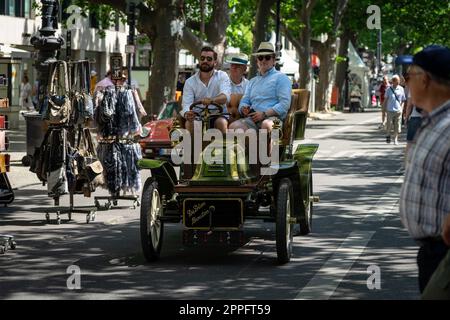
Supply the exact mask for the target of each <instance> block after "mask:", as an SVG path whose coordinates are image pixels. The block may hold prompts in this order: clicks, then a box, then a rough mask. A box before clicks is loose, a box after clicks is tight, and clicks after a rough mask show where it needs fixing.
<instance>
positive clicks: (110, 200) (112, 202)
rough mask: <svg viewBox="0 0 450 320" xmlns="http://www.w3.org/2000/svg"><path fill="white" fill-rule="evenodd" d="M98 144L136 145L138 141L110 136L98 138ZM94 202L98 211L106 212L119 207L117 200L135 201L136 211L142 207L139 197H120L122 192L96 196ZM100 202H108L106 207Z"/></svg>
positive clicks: (134, 207)
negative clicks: (103, 210) (102, 209)
mask: <svg viewBox="0 0 450 320" xmlns="http://www.w3.org/2000/svg"><path fill="white" fill-rule="evenodd" d="M97 142H98V143H99V144H110V143H121V144H134V143H137V141H136V140H135V139H132V138H120V137H117V136H109V137H104V138H98V139H97ZM94 200H95V207H96V208H97V209H101V208H104V209H105V210H109V209H111V208H112V207H113V206H117V205H118V201H117V200H128V201H133V209H136V208H137V207H139V206H140V205H141V203H140V201H139V196H138V195H120V192H119V193H115V194H113V195H110V196H95V197H94ZM99 200H107V202H106V203H105V205H104V206H102V205H101V204H100V201H99Z"/></svg>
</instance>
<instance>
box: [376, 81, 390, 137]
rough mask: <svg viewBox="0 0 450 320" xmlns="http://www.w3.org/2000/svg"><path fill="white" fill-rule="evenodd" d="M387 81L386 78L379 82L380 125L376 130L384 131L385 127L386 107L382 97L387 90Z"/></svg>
mask: <svg viewBox="0 0 450 320" xmlns="http://www.w3.org/2000/svg"><path fill="white" fill-rule="evenodd" d="M389 86H390V84H389V79H388V77H387V76H384V77H383V82H381V84H380V86H379V88H378V95H379V97H380V103H381V124H380V126H379V127H378V129H384V128H385V126H386V105H385V104H384V100H385V99H384V95H385V94H386V89H387V88H389Z"/></svg>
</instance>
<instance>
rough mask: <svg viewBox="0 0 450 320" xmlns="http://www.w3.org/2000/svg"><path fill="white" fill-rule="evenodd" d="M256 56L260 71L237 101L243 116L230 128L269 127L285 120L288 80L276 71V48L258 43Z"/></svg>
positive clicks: (268, 43) (287, 106)
mask: <svg viewBox="0 0 450 320" xmlns="http://www.w3.org/2000/svg"><path fill="white" fill-rule="evenodd" d="M253 55H254V56H256V57H257V59H258V61H257V64H258V69H259V73H258V75H257V76H256V77H254V78H253V79H251V80H250V82H249V83H248V84H247V88H246V89H245V93H244V96H243V97H242V99H241V102H240V104H239V113H240V114H241V116H243V119H239V120H238V121H235V122H233V123H232V124H230V126H229V128H230V129H243V130H244V131H245V130H248V129H250V128H251V129H255V130H257V129H266V130H268V131H269V132H270V131H271V130H272V127H273V124H274V120H275V119H277V118H278V119H280V120H284V119H285V118H286V115H287V113H288V110H289V106H290V104H291V81H290V80H289V78H288V77H287V76H286V75H285V74H283V73H281V72H280V71H277V70H275V49H274V47H273V45H272V44H271V43H270V42H261V44H260V45H259V48H258V51H257V52H256V53H254V54H253Z"/></svg>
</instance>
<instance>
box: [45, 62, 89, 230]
mask: <svg viewBox="0 0 450 320" xmlns="http://www.w3.org/2000/svg"><path fill="white" fill-rule="evenodd" d="M66 63H67V65H68V66H69V68H68V75H67V77H68V79H69V86H68V88H66V90H67V94H68V95H69V97H70V98H72V96H73V94H74V91H73V90H74V89H79V90H81V91H82V90H85V92H86V93H87V94H89V92H90V72H89V60H77V61H72V60H69V61H66ZM76 65H81V68H82V76H83V79H82V83H78V80H80V79H74V78H73V77H74V76H79V74H76V73H74V72H72V67H73V66H76ZM83 65H84V66H85V68H86V70H85V69H83V68H84V66H83ZM55 66H56V65H55ZM52 68H54V67H53V66H51V68H50V69H51V70H52ZM75 84H76V85H77V88H74V86H75ZM80 85H81V86H80ZM83 86H85V87H83ZM72 112H73V110H72ZM69 123H70V122H69ZM84 123H85V122H84ZM61 128H62V129H66V131H67V140H65V141H66V143H67V144H68V145H69V146H71V147H74V146H75V136H76V130H78V131H80V130H82V126H81V124H78V126H77V127H76V126H75V124H74V123H71V124H67V123H66V124H56V125H50V126H49V128H48V130H54V129H61ZM63 150H64V151H63V152H65V153H66V156H65V161H64V164H63V165H64V168H67V165H68V162H69V161H70V160H69V157H68V156H67V152H68V150H67V145H65V146H64V148H63ZM66 178H67V177H66ZM44 184H45V183H44ZM68 191H69V192H68V193H69V207H60V201H59V200H60V195H58V196H56V197H53V201H54V208H52V209H53V210H51V209H47V210H46V213H45V219H46V221H47V223H50V213H51V212H55V213H56V223H57V224H60V223H61V215H62V214H67V216H68V221H71V220H72V213H83V214H86V223H89V222H90V221H94V220H95V216H96V209H95V208H94V207H75V206H74V191H75V190H74V189H73V188H71V187H69V188H68Z"/></svg>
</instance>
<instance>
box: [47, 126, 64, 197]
mask: <svg viewBox="0 0 450 320" xmlns="http://www.w3.org/2000/svg"><path fill="white" fill-rule="evenodd" d="M49 142H50V148H49V151H48V154H47V156H48V158H47V159H48V160H47V161H48V162H47V165H48V170H47V191H48V195H49V196H50V197H59V196H61V195H63V194H66V193H68V192H69V186H68V182H67V175H66V152H67V150H66V148H67V131H66V129H64V128H55V129H52V131H51V133H50V137H49Z"/></svg>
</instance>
